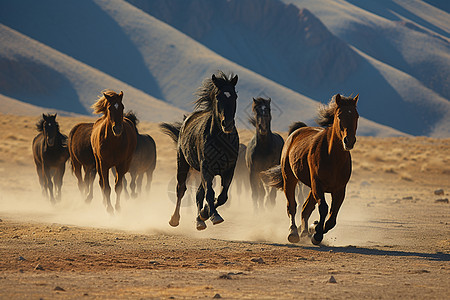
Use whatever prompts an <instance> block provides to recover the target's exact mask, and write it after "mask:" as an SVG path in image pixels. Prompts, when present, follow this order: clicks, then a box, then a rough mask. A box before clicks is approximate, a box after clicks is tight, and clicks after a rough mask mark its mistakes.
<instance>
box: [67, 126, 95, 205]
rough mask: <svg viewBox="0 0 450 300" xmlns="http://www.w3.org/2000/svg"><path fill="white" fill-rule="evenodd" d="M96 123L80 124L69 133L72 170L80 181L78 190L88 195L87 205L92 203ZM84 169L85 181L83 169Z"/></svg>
mask: <svg viewBox="0 0 450 300" xmlns="http://www.w3.org/2000/svg"><path fill="white" fill-rule="evenodd" d="M93 126H94V123H79V124H77V125H75V126H74V127H73V128H72V130H71V131H70V133H69V143H68V144H69V153H70V161H71V162H72V170H73V173H74V174H75V176H76V177H77V180H78V189H79V190H80V192H81V193H82V194H84V195H86V200H85V201H86V203H89V202H91V201H92V198H93V186H94V179H95V173H96V172H97V170H96V166H95V157H94V152H92V146H91V133H92V127H93ZM82 168H83V169H84V180H83V175H82V173H81V169H82Z"/></svg>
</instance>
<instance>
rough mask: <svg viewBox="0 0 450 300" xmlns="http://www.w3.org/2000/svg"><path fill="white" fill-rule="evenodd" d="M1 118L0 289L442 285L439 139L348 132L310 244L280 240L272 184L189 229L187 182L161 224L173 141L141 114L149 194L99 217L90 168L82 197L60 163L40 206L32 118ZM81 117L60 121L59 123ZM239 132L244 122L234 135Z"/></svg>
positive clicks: (399, 294)
mask: <svg viewBox="0 0 450 300" xmlns="http://www.w3.org/2000/svg"><path fill="white" fill-rule="evenodd" d="M0 117H1V118H0V177H1V179H2V180H1V181H0V219H1V221H0V298H1V299H39V298H42V299H50V298H51V299H58V298H75V299H79V298H83V299H90V298H104V299H113V298H132V299H141V298H142V299H152V298H156V299H190V298H225V299H234V298H236V299H256V298H258V299H294V298H295V299H299V298H300V299H301V298H308V299H311V298H312V299H316V298H333V299H348V298H377V299H379V298H381V299H393V298H395V299H398V298H405V299H412V298H416V299H424V298H431V299H443V298H446V297H447V296H446V295H448V292H449V291H450V282H449V280H448V278H449V275H450V264H449V260H450V235H449V233H450V230H449V228H450V214H449V212H450V204H449V203H448V200H447V201H446V200H445V199H449V198H450V197H449V192H450V139H431V138H425V137H415V138H370V137H360V138H359V139H358V142H357V144H356V148H355V149H354V150H353V151H352V156H353V162H354V172H353V175H352V178H351V181H350V183H349V185H348V188H347V196H346V199H345V202H344V204H343V206H342V208H341V211H340V214H339V217H338V223H337V226H336V227H335V228H334V229H333V230H332V231H331V232H329V233H328V234H327V235H325V238H324V241H323V244H322V245H321V246H313V245H312V244H311V243H310V241H309V240H308V239H305V240H302V241H301V242H300V243H299V244H295V245H293V244H289V243H288V242H287V234H288V228H289V218H288V217H287V215H286V203H285V199H284V196H283V194H282V193H279V195H278V198H277V204H276V206H275V207H274V208H270V209H266V210H265V211H263V212H260V213H255V212H254V211H253V207H252V203H251V200H250V194H249V193H248V192H244V193H242V194H240V195H238V194H237V192H236V189H235V188H233V189H232V193H231V198H230V200H229V204H227V205H226V206H225V207H221V208H220V209H219V211H220V213H221V215H222V217H223V218H224V219H225V222H224V223H222V224H220V225H216V226H213V225H212V224H211V223H210V222H208V223H207V225H208V228H207V229H206V230H205V231H202V232H198V231H196V230H195V207H194V205H193V194H192V191H189V192H188V193H187V195H186V196H185V199H184V203H183V207H182V210H181V223H180V226H179V227H177V228H172V227H170V226H169V225H168V220H169V218H170V215H171V213H172V210H173V208H174V189H175V187H174V181H173V178H174V176H175V151H174V147H173V145H172V143H171V141H170V140H169V138H168V137H166V136H164V135H163V134H161V133H160V132H159V130H158V128H157V125H156V124H152V123H142V124H140V126H139V128H140V130H141V132H144V133H149V134H151V135H152V136H153V137H154V139H155V140H156V143H157V149H158V163H157V169H156V171H155V178H154V181H153V183H152V189H151V192H150V193H149V194H143V195H141V196H140V197H139V198H138V199H123V202H122V211H121V213H116V214H115V215H114V216H110V215H108V214H107V213H106V209H105V207H104V206H103V204H102V200H101V196H100V189H99V187H98V184H97V179H96V181H95V190H94V200H93V202H92V203H91V204H90V205H87V204H85V203H84V201H83V200H82V198H81V196H80V193H79V192H78V189H77V187H76V180H75V177H74V176H73V175H72V174H71V170H70V165H69V164H67V170H66V175H65V177H64V185H63V199H62V201H61V202H60V203H57V204H56V205H54V206H52V205H51V204H50V203H49V201H48V200H47V199H44V198H43V197H42V196H41V192H40V187H39V184H38V179H37V175H36V173H35V167H34V163H33V161H32V154H31V141H32V138H33V137H34V135H36V131H35V128H34V124H35V123H36V121H37V120H38V117H36V118H33V117H21V116H10V115H0ZM58 118H59V117H58ZM87 120H90V119H88V118H85V119H75V118H59V122H60V127H61V131H62V132H63V133H66V134H67V133H68V132H69V130H70V128H72V126H73V125H74V124H76V123H78V122H80V121H87ZM250 136H251V132H249V131H248V130H242V131H241V142H247V141H248V140H249V138H250ZM438 189H443V191H444V194H443V195H435V193H434V192H435V191H436V190H438ZM315 218H317V212H314V213H313V216H312V217H311V219H310V220H311V221H313V220H314V219H315Z"/></svg>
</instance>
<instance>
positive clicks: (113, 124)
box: [91, 91, 137, 213]
mask: <svg viewBox="0 0 450 300" xmlns="http://www.w3.org/2000/svg"><path fill="white" fill-rule="evenodd" d="M122 98H123V92H120V94H117V93H116V92H113V91H106V92H104V93H103V96H102V97H100V98H99V99H98V100H97V102H96V103H95V104H94V105H92V108H93V109H94V113H96V114H101V113H102V114H103V116H102V117H101V118H100V119H98V120H97V121H96V122H95V123H94V126H93V127H92V134H91V145H92V152H93V153H94V158H95V164H96V168H97V172H98V175H99V177H100V180H99V183H100V188H101V189H102V191H103V200H104V203H105V204H106V209H107V211H108V212H109V213H113V212H114V209H113V207H112V206H111V201H110V195H111V188H110V186H109V169H110V168H112V167H115V169H116V171H117V177H116V182H115V191H116V206H115V208H116V210H117V211H120V193H121V192H122V188H123V185H122V179H123V176H124V175H125V173H126V172H128V169H129V168H130V163H131V159H132V158H133V153H134V150H135V149H136V143H137V142H136V141H137V138H136V129H135V128H134V125H133V123H132V122H131V121H130V120H128V119H127V118H124V117H123V109H124V106H123V104H122Z"/></svg>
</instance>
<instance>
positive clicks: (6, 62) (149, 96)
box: [0, 0, 450, 136]
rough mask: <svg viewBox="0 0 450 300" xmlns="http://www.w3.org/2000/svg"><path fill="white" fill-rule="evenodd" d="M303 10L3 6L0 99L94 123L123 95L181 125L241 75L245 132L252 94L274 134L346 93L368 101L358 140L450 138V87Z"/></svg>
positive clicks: (233, 4)
mask: <svg viewBox="0 0 450 300" xmlns="http://www.w3.org/2000/svg"><path fill="white" fill-rule="evenodd" d="M307 2H308V1H305V3H307ZM330 5H331V4H330ZM348 5H350V4H348ZM300 7H301V5H300V4H299V3H295V5H294V4H285V3H283V2H280V1H276V0H265V1H249V0H240V1H235V0H230V1H225V0H216V1H202V0H195V1H181V0H167V1H138V0H133V1H131V0H130V1H129V2H125V1H122V0H113V1H104V0H95V1H81V2H80V1H77V2H76V1H58V0H45V1H43V2H40V1H32V0H21V1H3V2H1V3H0V23H1V24H3V25H0V66H2V68H0V95H3V96H4V97H7V98H4V99H10V102H9V103H11V99H13V100H15V102H14V103H15V104H14V105H19V104H20V103H28V104H30V105H34V106H36V107H43V108H49V109H55V110H60V111H65V112H67V113H77V114H90V108H89V107H90V105H91V104H92V103H93V101H95V99H96V96H97V95H98V94H99V93H100V91H101V90H102V89H104V88H113V89H116V90H119V89H120V90H124V92H125V98H124V99H125V100H124V101H125V106H126V107H127V108H130V109H133V110H137V112H138V115H139V117H140V118H141V119H143V120H147V121H161V120H175V119H180V118H181V116H182V114H183V113H185V112H187V111H190V110H192V102H193V100H194V99H195V97H194V95H193V93H194V92H195V90H196V89H197V87H198V86H199V85H200V83H201V81H202V80H203V79H204V78H205V77H209V76H211V74H212V73H213V72H215V71H216V70H217V69H223V70H224V71H232V72H234V73H236V74H238V76H239V82H238V92H239V99H238V101H239V109H238V115H237V119H238V125H239V126H241V127H242V126H248V124H247V121H246V120H247V115H248V114H249V113H250V103H251V98H252V97H257V96H268V97H271V98H272V99H273V103H274V112H273V114H274V118H273V128H274V129H275V130H286V129H287V127H288V126H289V124H290V123H291V122H293V121H297V120H303V121H306V122H307V123H308V124H311V125H313V124H314V118H315V114H316V109H317V106H318V104H319V103H320V102H322V103H325V102H327V101H328V99H329V98H330V97H331V96H332V95H333V94H335V93H338V92H339V93H343V94H345V95H350V94H353V95H355V94H356V93H359V94H360V101H359V103H358V106H359V111H360V115H361V116H362V118H361V122H360V127H359V129H358V134H361V135H376V136H391V135H401V134H403V133H402V132H406V133H409V134H415V135H434V136H450V129H449V128H450V126H445V124H446V123H445V122H450V121H448V120H449V119H450V118H449V116H450V106H449V102H448V99H446V98H445V97H444V96H442V95H441V94H442V90H445V88H444V89H441V90H440V91H435V90H434V89H432V86H430V84H429V83H424V82H422V81H421V78H418V76H416V77H415V76H414V74H410V73H408V72H407V71H408V70H403V69H401V68H400V67H398V66H396V65H391V64H390V63H389V61H384V60H382V59H380V58H379V57H378V56H372V54H373V53H366V52H367V51H364V49H360V48H358V47H356V46H355V45H353V44H351V43H349V42H348V41H347V40H346V39H344V38H343V37H342V36H341V35H339V34H337V33H336V32H334V30H335V29H329V28H327V27H329V26H330V25H328V23H327V22H325V21H323V20H322V18H321V16H323V15H326V14H325V13H323V14H318V13H317V15H316V11H315V9H316V8H317V6H314V7H312V8H310V7H307V9H303V8H300ZM346 7H347V6H346ZM359 10H360V8H357V7H355V13H358V12H359ZM339 14H342V16H343V17H345V12H339ZM324 24H325V25H326V26H325V25H324ZM441 37H442V35H441ZM434 46H435V45H434V44H433V47H434ZM433 47H430V48H431V50H430V51H432V53H437V54H440V52H435V50H433ZM442 49H444V50H445V47H444V48H442ZM433 51H434V52H433ZM431 56H432V55H431V54H430V55H429V56H427V57H431ZM436 59H437V60H441V59H442V61H443V62H442V65H443V66H445V64H446V63H447V62H446V61H445V59H446V58H445V57H441V56H438V57H437V58H436ZM447 59H448V58H447ZM444 69H445V68H441V73H442V74H443V75H442V74H441V73H439V74H441V75H440V76H445V71H446V70H444ZM447 71H448V70H447ZM432 82H434V84H438V83H442V80H441V77H439V76H438V77H436V79H435V80H434V81H432ZM440 93H441V94H440ZM127 101H128V102H127ZM9 107H11V105H10V106H9ZM2 112H3V111H2ZM367 119H369V120H371V121H369V120H367ZM377 123H379V124H377ZM382 124H383V125H387V126H383V125H382ZM443 124H444V125H443ZM449 125H450V124H449ZM390 127H391V128H390ZM393 128H395V129H393Z"/></svg>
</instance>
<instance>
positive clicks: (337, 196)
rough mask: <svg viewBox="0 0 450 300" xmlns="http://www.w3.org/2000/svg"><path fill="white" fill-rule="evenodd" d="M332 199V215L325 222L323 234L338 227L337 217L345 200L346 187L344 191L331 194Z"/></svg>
mask: <svg viewBox="0 0 450 300" xmlns="http://www.w3.org/2000/svg"><path fill="white" fill-rule="evenodd" d="M331 197H332V199H331V208H330V215H329V217H328V220H327V221H326V222H325V227H324V230H323V233H327V232H328V231H330V229H332V228H333V227H334V226H335V225H336V217H337V214H338V212H339V209H340V208H341V205H342V203H343V202H344V198H345V187H344V188H343V189H342V190H339V191H337V192H334V193H331Z"/></svg>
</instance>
